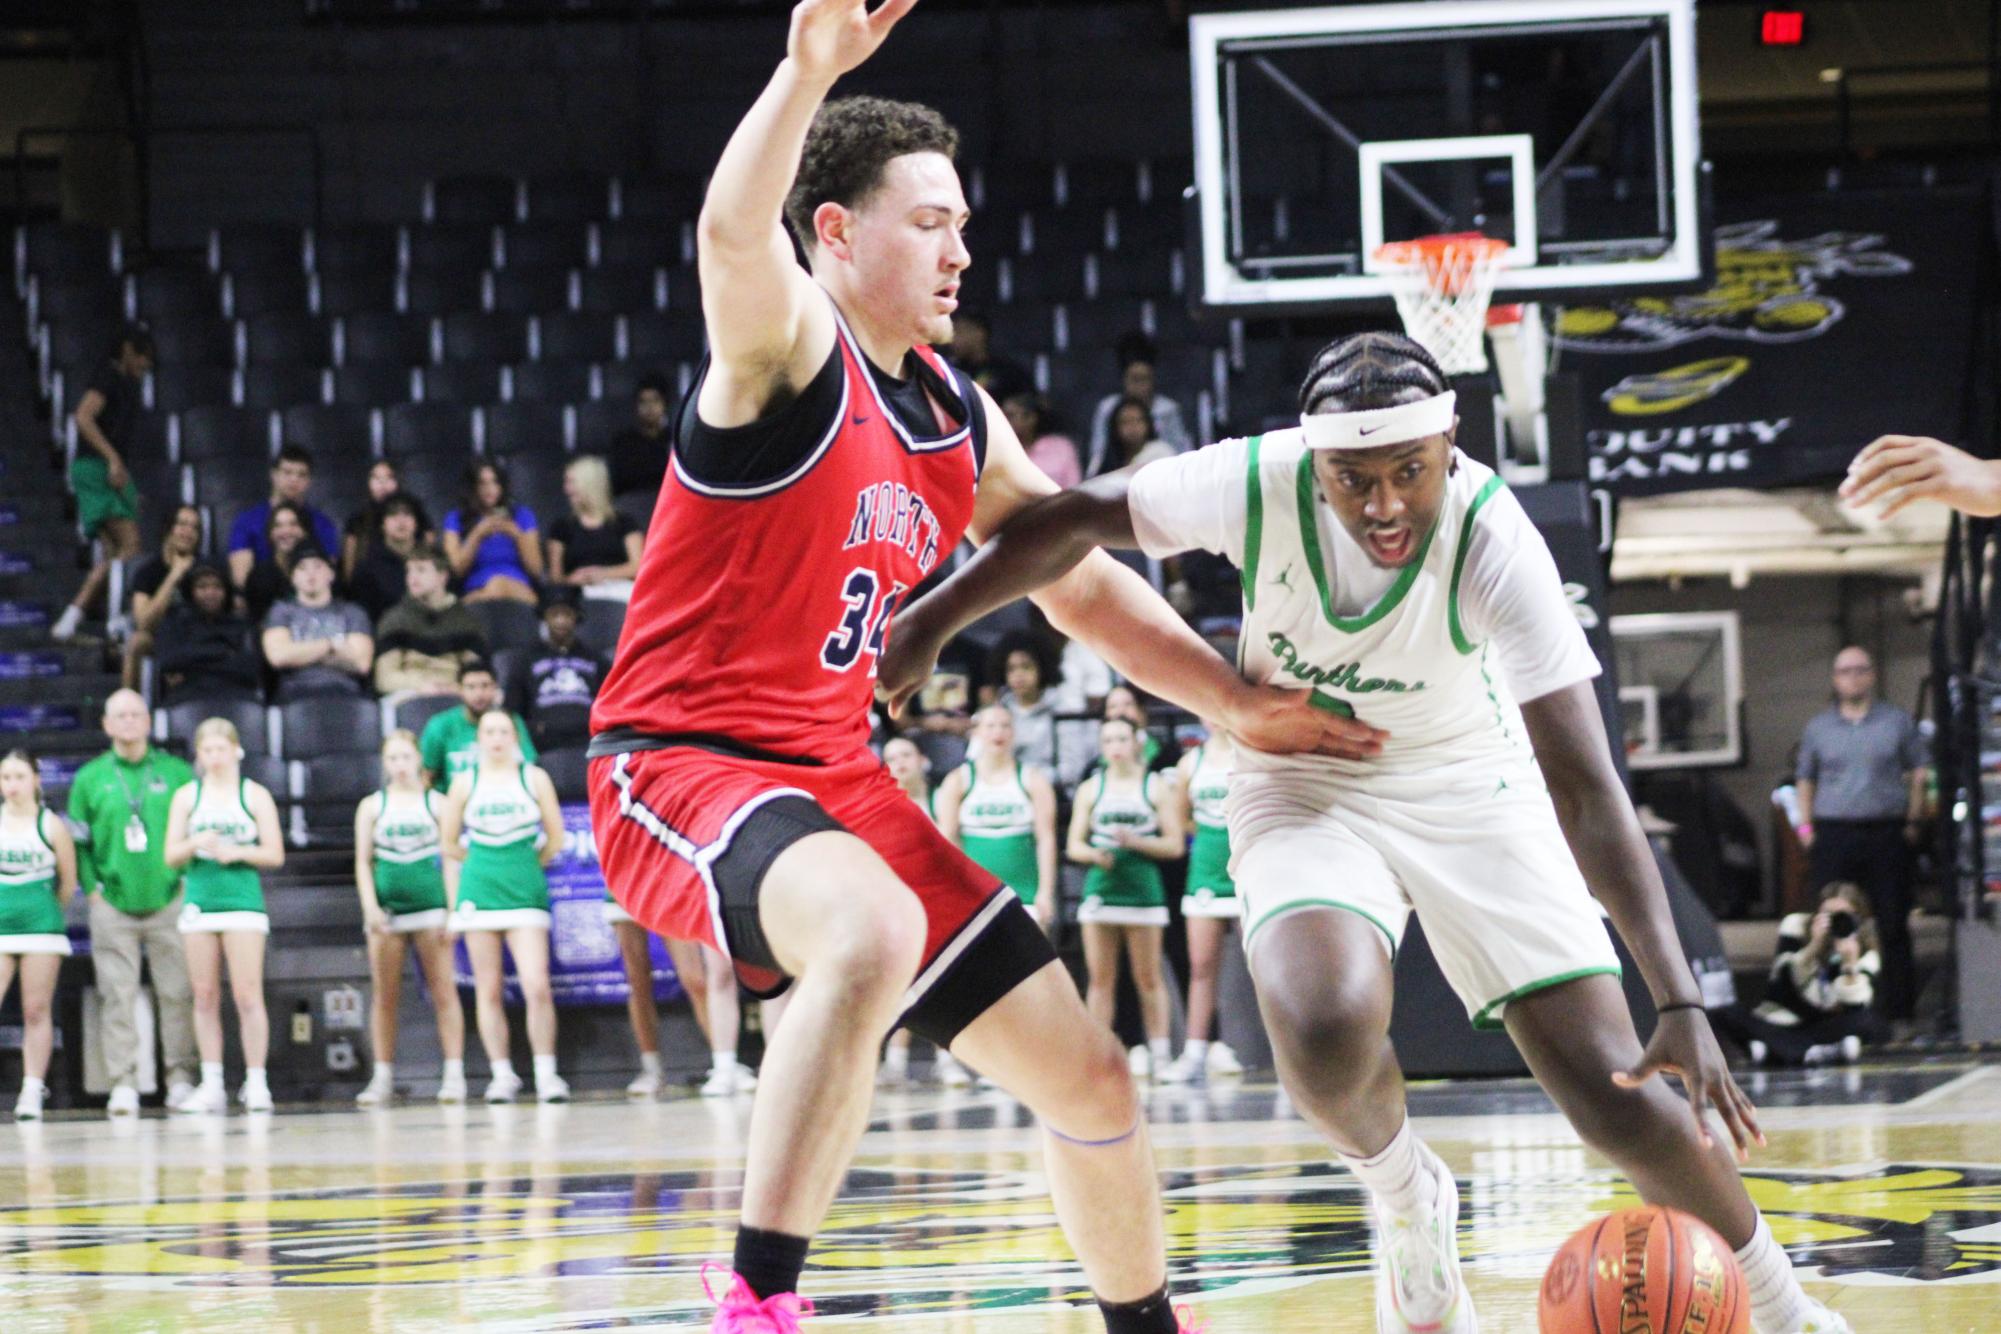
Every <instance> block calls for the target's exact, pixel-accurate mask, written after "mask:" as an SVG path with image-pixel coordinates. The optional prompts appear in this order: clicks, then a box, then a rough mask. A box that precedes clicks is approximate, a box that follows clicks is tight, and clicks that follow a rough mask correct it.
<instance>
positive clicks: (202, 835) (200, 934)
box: [165, 563, 333, 1116]
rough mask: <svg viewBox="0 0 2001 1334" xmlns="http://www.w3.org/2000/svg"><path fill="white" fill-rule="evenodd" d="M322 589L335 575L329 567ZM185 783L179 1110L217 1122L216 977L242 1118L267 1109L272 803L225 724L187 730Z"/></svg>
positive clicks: (275, 833)
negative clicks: (184, 1008)
mask: <svg viewBox="0 0 2001 1334" xmlns="http://www.w3.org/2000/svg"><path fill="white" fill-rule="evenodd" d="M327 581H328V582H329V583H330V584H331V583H332V581H333V566H332V564H331V563H328V564H327ZM194 747H195V763H196V765H198V766H199V769H198V774H199V777H197V778H196V779H195V780H194V781H193V782H190V783H186V784H183V785H182V787H181V789H180V790H179V791H177V792H176V793H174V799H173V804H172V805H171V806H170V807H169V808H168V811H167V837H166V840H165V842H166V854H167V865H169V866H172V867H175V868H179V867H186V868H187V906H186V908H184V909H183V910H182V912H181V916H180V921H179V922H178V923H177V925H178V926H179V928H180V932H181V940H182V944H183V948H185V949H186V950H187V958H188V979H189V981H190V982H192V983H193V986H194V1007H195V1041H196V1042H197V1043H198V1044H199V1045H200V1047H201V1083H200V1084H199V1085H197V1086H196V1088H195V1089H194V1091H193V1092H192V1093H190V1094H188V1096H187V1097H186V1098H185V1099H184V1100H183V1101H182V1103H181V1105H180V1107H179V1108H178V1110H180V1111H183V1112H199V1113H206V1114H208V1115H211V1116H220V1115H222V1114H223V1113H224V1112H226V1111H228V1110H229V1096H228V1094H227V1093H225V1092H224V1091H223V1087H222V973H223V965H224V964H225V963H227V964H228V967H229V994H230V997H231V999H233V1000H234V1001H235V1002H236V1033H237V1040H238V1041H239V1042H240V1043H242V1045H243V1066H244V1069H243V1088H242V1090H241V1091H240V1092H239V1093H238V1095H237V1096H238V1097H239V1098H240V1099H241V1100H242V1102H243V1110H244V1111H246V1112H268V1111H270V1110H271V1085H270V1083H269V1081H268V1080H267V1079H266V1077H265V1070H264V1063H265V1058H266V1057H267V1055H268V1054H269V1052H270V1049H271V1018H270V1014H269V1013H268V1012H267V1011H266V1009H265V1006H264V945H265V941H266V939H267V938H268V937H269V936H270V934H271V916H270V913H269V912H268V911H267V910H266V908H265V905H264V878H263V876H262V874H261V872H264V871H275V870H277V869H278V868H279V867H281V866H283V865H284V864H285V838H284V835H283V833H282V832H281V831H280V829H279V826H278V803H277V801H276V800H275V799H273V797H272V796H271V793H270V791H269V790H268V789H266V788H265V787H264V785H263V784H262V783H258V782H255V781H253V780H251V779H248V778H245V777H244V776H243V768H242V765H243V741H242V738H241V737H239V736H238V735H237V732H236V725H235V724H234V723H232V722H230V721H229V720H228V719H227V718H210V719H208V720H207V721H205V722H203V723H202V725H201V726H199V727H197V728H196V729H195V738H194Z"/></svg>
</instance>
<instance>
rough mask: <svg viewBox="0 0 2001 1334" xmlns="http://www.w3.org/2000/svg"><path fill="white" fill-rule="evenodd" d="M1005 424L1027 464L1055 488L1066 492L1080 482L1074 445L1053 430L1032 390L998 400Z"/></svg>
mask: <svg viewBox="0 0 2001 1334" xmlns="http://www.w3.org/2000/svg"><path fill="white" fill-rule="evenodd" d="M1001 411H1002V412H1003V413H1005V414H1007V424H1008V425H1009V426H1012V427H1013V428H1014V433H1015V436H1016V438H1017V439H1019V440H1020V441H1021V444H1022V448H1024V449H1026V450H1027V451H1028V461H1029V462H1030V463H1033V464H1034V465H1035V466H1036V467H1038V468H1040V469H1042V471H1044V472H1045V473H1048V474H1049V480H1050V481H1052V482H1054V483H1056V485H1058V486H1060V487H1064V488H1069V487H1073V486H1075V485H1077V483H1078V482H1080V481H1082V480H1084V473H1083V467H1082V465H1081V464H1079V462H1078V461H1077V442H1076V441H1074V440H1072V439H1071V438H1070V437H1069V436H1067V435H1061V434H1059V433H1058V432H1057V431H1056V429H1055V423H1054V420H1053V416H1052V414H1051V413H1050V411H1049V404H1048V402H1047V401H1046V400H1044V398H1043V397H1042V395H1040V394H1038V393H1036V392H1035V391H1034V390H1033V389H1022V390H1018V391H1016V392H1015V393H1012V394H1009V395H1008V396H1007V397H1006V398H1004V399H1002V400H1001Z"/></svg>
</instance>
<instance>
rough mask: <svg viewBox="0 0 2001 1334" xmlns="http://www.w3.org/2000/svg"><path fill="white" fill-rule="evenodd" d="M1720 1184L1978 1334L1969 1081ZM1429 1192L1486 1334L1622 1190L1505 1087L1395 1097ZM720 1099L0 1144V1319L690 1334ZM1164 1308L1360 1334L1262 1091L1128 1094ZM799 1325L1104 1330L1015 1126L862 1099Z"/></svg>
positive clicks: (1839, 1121) (1889, 1295) (278, 1119)
mask: <svg viewBox="0 0 2001 1334" xmlns="http://www.w3.org/2000/svg"><path fill="white" fill-rule="evenodd" d="M1747 1087H1748V1088H1749V1089H1750V1091H1751V1092H1752V1094H1753V1096H1754V1097H1756V1098H1757V1099H1758V1100H1759V1102H1760V1104H1761V1106H1762V1108H1763V1113H1764V1120H1765V1125H1766V1128H1767V1130H1768V1132H1769V1134H1770V1138H1771V1146H1770V1148H1769V1149H1767V1150H1765V1151H1764V1152H1762V1153H1761V1154H1759V1155H1758V1157H1757V1158H1756V1160H1755V1161H1754V1162H1753V1164H1752V1166H1751V1168H1750V1169H1749V1176H1750V1179H1751V1189H1752V1191H1753V1193H1754V1195H1755V1196H1756V1197H1757V1199H1758V1201H1759V1203H1760V1204H1761V1205H1762V1206H1763V1207H1764V1209H1765V1210H1766V1212H1767V1214H1768V1215H1769V1216H1770V1218H1771V1220H1772V1227H1773V1230H1774V1232H1775V1233H1776V1234H1777V1235H1778V1238H1779V1240H1780V1241H1781V1242H1782V1243H1783V1244H1785V1245H1786V1246H1787V1247H1788V1248H1789V1249H1790V1250H1791V1251H1792V1253H1793V1255H1794V1258H1795V1262H1796V1263H1797V1264H1798V1265H1799V1266H1800V1267H1801V1269H1802V1272H1803V1274H1804V1276H1805V1277H1806V1279H1807V1283H1808V1287H1809V1288H1810V1289H1811V1290H1812V1291H1813V1292H1814V1293H1815V1294H1816V1295H1818V1296H1820V1297H1821V1298H1822V1299H1824V1300H1826V1301H1827V1302H1829V1303H1830V1304H1832V1305H1833V1306H1835V1307H1836V1308H1838V1309H1839V1310H1841V1311H1842V1312H1844V1313H1846V1314H1847V1315H1848V1317H1849V1319H1850V1320H1851V1321H1852V1322H1853V1323H1854V1325H1855V1327H1856V1329H1857V1330H1859V1331H1863V1332H1864V1334H1920V1332H1922V1334H1945V1332H1946V1331H1963V1332H1965V1334H1976V1332H1977V1334H1989V1332H1992V1331H2001V1063H1989V1064H1982V1063H1981V1062H1980V1061H1978V1060H1976V1059H1973V1058H1967V1057H1950V1058H1945V1057H1941V1058H1934V1059H1931V1060H1923V1061H1916V1060H1911V1061H1883V1062H1875V1063H1869V1064H1865V1065H1863V1066H1860V1067H1856V1068H1851V1069H1843V1070H1834V1071H1818V1072H1792V1073H1787V1074H1782V1075H1781V1074H1774V1075H1770V1076H1755V1075H1754V1076H1751V1077H1749V1078H1748V1079H1747ZM1413 1105H1414V1108H1415V1110H1416V1112H1417V1114H1418V1116H1419V1127H1420V1129H1421V1131H1422V1133H1423V1134H1424V1135H1425V1137H1426V1138H1427V1139H1428V1140H1429V1141H1430V1142H1431V1143H1432V1144H1433V1145H1434V1146H1435V1147H1436V1148H1437V1149H1438V1150H1439V1152H1440V1153H1441V1154H1443V1155H1444V1157H1445V1158H1446V1160H1447V1161H1448V1162H1449V1163H1450V1164H1451V1165H1452V1167H1453V1169H1454V1170H1455V1171H1456V1172H1457V1174H1458V1176H1459V1180H1460V1183H1461V1194H1462V1197H1463V1200H1464V1206H1463V1213H1462V1217H1461V1220H1460V1222H1461V1228H1462V1233H1461V1236H1462V1247H1463V1249H1464V1252H1465V1255H1466V1257H1467V1272H1468V1276H1469V1281H1470V1283H1471V1286H1472V1290H1473V1293H1474V1296H1475V1299H1476V1300H1477V1301H1478V1303H1479V1306H1480V1310H1481V1315H1482V1327H1483V1329H1484V1330H1486V1331H1488V1332H1489V1334H1516V1332H1517V1331H1524V1332H1525V1331H1533V1330H1534V1328H1535V1306H1534V1303H1535V1287H1536V1281H1537V1279H1538V1277H1539V1276H1540V1274H1541V1272H1542V1269H1543V1266H1544V1265H1545V1264H1546V1263H1547V1262H1548V1259H1549V1257H1550V1255H1551V1253H1552V1252H1553V1250H1554V1249H1555V1247H1556V1246H1557V1244H1558V1243H1559V1242H1560V1241H1561V1240H1562V1239H1563V1237H1564V1236H1565V1235H1567V1234H1568V1233H1569V1232H1571V1231H1572V1230H1573V1229H1575V1228H1577V1227H1579V1226H1581V1225H1582V1224H1583V1223H1584V1222H1585V1221H1586V1220H1587V1219H1589V1218H1590V1217H1591V1216H1592V1215H1593V1214H1594V1213H1597V1212H1601V1211H1603V1210H1605V1209H1608V1208H1611V1207H1614V1206H1617V1205H1619V1204H1621V1203H1623V1202H1627V1201H1629V1200H1630V1199H1631V1191H1630V1189H1629V1188H1628V1187H1627V1186H1626V1185H1625V1183H1624V1182H1622V1181H1621V1180H1620V1179H1619V1178H1618V1176H1617V1175H1616V1174H1615V1173H1613V1172H1612V1171H1611V1170H1610V1169H1609V1168H1608V1167H1607V1165H1606V1164H1605V1163H1604V1162H1603V1161H1601V1160H1599V1159H1597V1158H1595V1157H1593V1156H1592V1155H1590V1154H1588V1153H1586V1152H1585V1151H1584V1150H1583V1149H1582V1148H1580V1147H1579V1145H1578V1143H1577V1141H1576V1139H1575V1137H1574V1136H1573V1135H1572V1134H1571V1133H1570V1130H1569V1128H1568V1127H1567V1126H1566V1125H1565V1124H1564V1122H1563V1121H1562V1120H1561V1119H1560V1118H1559V1117H1557V1116H1556V1115H1554V1114H1553V1113H1552V1112H1551V1110H1550V1108H1549V1104H1548V1103H1547V1102H1546V1101H1545V1100H1544V1099H1543V1097H1542V1095H1541V1094H1540V1093H1539V1092H1538V1091H1537V1090H1536V1089H1535V1087H1534V1086H1533V1085H1532V1084H1528V1083H1526V1082H1515V1081H1504V1082H1486V1083H1468V1084H1435V1085H1430V1086H1426V1087H1421V1088H1419V1089H1417V1090H1415V1091H1414V1095H1413ZM748 1115H749V1102H748V1100H747V1099H738V1100H735V1101H723V1102H705V1101H703V1100H701V1099H699V1098H694V1097H676V1098H672V1099H668V1100H663V1101H660V1102H655V1103H648V1104H642V1105H633V1104H630V1103H626V1102H624V1101H609V1100H607V1101H591V1100H585V1101H581V1102H579V1103H577V1104H575V1105H572V1106H568V1107H547V1108H543V1107H536V1106H532V1105H523V1106H515V1107H502V1108H497V1109H489V1108H487V1107H484V1106H472V1107H468V1108H458V1109H446V1108H440V1107H437V1106H435V1105H432V1104H429V1103H424V1102H412V1103H410V1104H407V1105H404V1106H400V1107H397V1108H395V1109H394V1110H389V1111H379V1112H373V1113H365V1112H356V1111H346V1110H342V1111H323V1110H310V1111H308V1110H299V1111H281V1112H280V1113H279V1114H277V1115H275V1116H262V1117H255V1118H252V1117H247V1116H244V1115H242V1114H240V1113H239V1114H234V1115H231V1116H230V1117H228V1118H226V1119H224V1118H217V1119H213V1120H204V1119H177V1120H166V1119H160V1118H157V1117H152V1116H149V1117H147V1118H144V1119H141V1120H140V1121H138V1122H137V1123H132V1122H126V1123H123V1124H112V1123H107V1122H106V1121H104V1120H102V1119H81V1120H72V1119H64V1118H60V1117H59V1118H57V1119H52V1120H50V1121H49V1122H47V1123H44V1124H40V1125H25V1126H6V1127H0V1329H5V1330H6V1331H9V1332H10V1334H30V1332H33V1331H65V1332H67V1331H75V1330H109V1331H126V1330H200V1331H204V1332H205V1334H207V1332H213V1334H222V1332H223V1331H239V1330H241V1331H256V1332H257V1334H289V1332H292V1331H320V1330H326V1331H334V1330H339V1331H388V1330H396V1331H405V1330H447V1329H479V1330H493V1331H549V1330H584V1329H600V1328H610V1327H621V1326H635V1325H648V1326H656V1327H661V1328H669V1329H675V1328H678V1329H701V1328H705V1327H706V1324H707V1316H706V1314H705V1313H706V1311H707V1309H708V1307H707V1304H706V1303H705V1302H704V1301H702V1299H701V1292H700V1283H699V1279H698V1276H697V1275H698V1271H699V1268H700V1266H701V1264H702V1262H703V1261H704V1260H707V1259H711V1258H716V1257H721V1256H726V1253H727V1246H728V1241H729V1236H730V1227H731V1223H732V1217H733V1214H734V1210H735V1206H736V1200H737V1188H738V1185H739V1182H740V1180H741V1165H742V1160H743V1144H744V1130H745V1125H746V1121H747V1119H748ZM1151 1119H1152V1122H1153V1126H1154V1134H1155V1138H1156V1143H1157V1145H1158V1148H1159V1157H1160V1166H1161V1175H1162V1182H1163V1185H1164V1187H1165V1190H1166V1195H1167V1201H1168V1210H1169V1222H1168V1235H1169V1245H1170V1247H1171V1250H1172V1261H1173V1269H1174V1274H1175V1282H1176V1287H1177V1290H1178V1291H1179V1292H1181V1293H1182V1294H1183V1295H1184V1296H1185V1298H1186V1299H1187V1300H1190V1301H1192V1302H1194V1303H1195V1304H1196V1305H1197V1306H1198V1308H1199V1309H1200V1310H1201V1311H1202V1313H1203V1314H1204V1315H1205V1316H1206V1317H1207V1319H1208V1320H1209V1321H1210V1322H1211V1328H1212V1330H1214V1331H1215V1334H1226V1332H1234V1331H1245V1332H1250V1331H1256V1332H1257V1334H1274V1332H1276V1331H1290V1330H1300V1331H1309V1330H1310V1331H1355V1332H1356V1334H1368V1331H1371V1330H1373V1328H1374V1324H1373V1320H1372V1318H1371V1315H1370V1301H1371V1288H1370V1280H1369V1269H1368V1266H1369V1263H1370V1254H1371V1252H1370V1238H1369V1228H1368V1223H1367V1216H1366V1210H1365V1208H1364V1205H1363V1201H1362V1199H1361V1196H1360V1194H1359V1193H1358V1189H1357V1187H1356V1184H1355V1182H1354V1181H1353V1179H1352V1178H1350V1177H1349V1176H1348V1175H1347V1174H1346V1173H1345V1172H1343V1171H1342V1170H1341V1169H1340V1168H1339V1167H1338V1166H1330V1165H1329V1162H1328V1159H1327V1156H1326V1154H1325V1153H1324V1152H1323V1151H1322V1150H1321V1148H1320V1147H1319V1146H1318V1145H1317V1144H1316V1142H1315V1140H1314V1136H1313V1135H1312V1134H1311V1132H1309V1131H1308V1130H1307V1128H1306V1127H1305V1126H1304V1125H1303V1124H1302V1123H1301V1122H1300V1121H1299V1119H1298V1118H1297V1117H1296V1116H1295V1115H1294V1114H1293V1113H1292V1111H1291V1109H1290V1108H1289V1107H1288V1106H1287V1105H1286V1104H1285V1101H1284V1099H1283V1097H1282V1096H1281V1095H1280V1094H1279V1093H1278V1091H1277V1090H1276V1089H1274V1088H1271V1087H1269V1086H1262V1085H1258V1084H1223V1085H1219V1086H1216V1087H1212V1088H1209V1089H1206V1090H1198V1091H1181V1090H1169V1089H1156V1090H1154V1091H1153V1093H1152V1094H1151ZM805 1287H806V1290H807V1292H808V1293H809V1295H811V1296H812V1297H813V1298H814V1300H815V1301H816V1302H817V1303H818V1304H819V1309H820V1311H821V1313H822V1315H821V1317H820V1318H819V1319H817V1320H815V1321H810V1322H808V1328H809V1329H810V1328H852V1327H856V1326H866V1327H870V1328H876V1327H880V1328H883V1329H891V1330H909V1331H918V1330H927V1331H928V1330H938V1331H951V1332H953V1334H960V1332H964V1334H1027V1332H1028V1331H1035V1332H1036V1334H1058V1332H1059V1331H1060V1332H1062V1334H1070V1332H1071V1331H1094V1330H1098V1329H1100V1328H1102V1326H1101V1325H1100V1324H1099V1322H1098V1321H1097V1319H1096V1317H1095V1315H1094V1314H1093V1313H1092V1311H1091V1308H1090V1306H1089V1305H1088V1301H1087V1293H1086V1292H1085V1290H1084V1288H1083V1286H1082V1283H1081V1281H1080V1277H1079V1274H1078V1271H1077V1269H1076V1266H1075V1264H1074V1263H1073V1262H1072V1260H1071V1259H1070V1256H1069V1251H1068V1249H1067V1247H1066V1246H1065V1245H1064V1243H1063V1241H1062V1238H1061V1236H1060V1234H1059V1233H1058V1231H1057V1229H1056V1226H1055V1222H1054V1220H1053V1218H1052V1217H1051V1215H1050V1212H1049V1207H1048V1200H1047V1197H1046V1194H1045V1189H1044V1185H1043V1182H1042V1180H1041V1178H1040V1174H1039V1168H1038V1155H1037V1153H1036V1149H1035V1139H1034V1135H1033V1132H1032V1128H1031V1126H1030V1123H1029V1120H1028V1118H1027V1117H1026V1115H1025V1114H1024V1113H1023V1112H1022V1111H1021V1110H1020V1109H1019V1108H1018V1107H1016V1106H1015V1105H1014V1104H1013V1103H1011V1102H1010V1101H1009V1100H1008V1099H1007V1098H1005V1097H1004V1096H1002V1095H1000V1094H996V1093H981V1092H962V1093H950V1092H940V1091H936V1090H929V1091H914V1092H896V1093H885V1094H883V1095H882V1096H881V1097H880V1098H879V1100H878V1104H877V1107H876V1114H875V1120H874V1123H873V1125H872V1127H871V1129H870V1131H869V1134H868V1137H867V1139H866V1140H865V1141H864V1143H863V1144H862V1147H861V1153H860V1156H859V1158H858V1159H857V1161H856V1165H855V1169H854V1172H853V1175H852V1176H851V1178H850V1179H849V1181H848V1183H847V1185H846V1188H845V1189H844V1190H843V1192H842V1195H841V1198H840V1201H839V1203H838V1204H837V1205H836V1207H835V1211H834V1214H833V1216H832V1217H831V1218H830V1219H829V1221H828V1225H827V1229H826V1231H825V1233H824V1234H823V1236H822V1239H821V1241H820V1244H819V1245H818V1247H817V1248H816V1250H815V1252H814V1257H813V1266H812V1268H811V1269H810V1270H809V1271H808V1275H807V1280H806V1283H805Z"/></svg>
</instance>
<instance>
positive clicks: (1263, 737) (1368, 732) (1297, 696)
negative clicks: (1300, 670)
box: [1221, 686, 1390, 760]
mask: <svg viewBox="0 0 2001 1334" xmlns="http://www.w3.org/2000/svg"><path fill="white" fill-rule="evenodd" d="M1221 721H1222V724H1223V730H1224V731H1226V732H1228V733H1230V735H1232V736H1234V737H1235V738H1236V739H1237V740H1238V741H1240V742H1242V743H1243V744H1244V745H1246V746H1249V747H1250V748H1251V749H1252V750H1262V751H1265V752H1268V753H1270V754H1273V755H1291V754H1314V755H1331V756H1334V757H1335V758H1337V759H1343V760H1372V759H1374V758H1375V757H1376V756H1378V755H1380V754H1382V750H1383V742H1385V741H1387V740H1388V739H1389V735H1390V734H1389V733H1388V732H1385V731H1384V730H1383V729H1382V728H1380V727H1371V726H1369V724H1367V723H1365V722H1363V721H1362V720H1361V719H1359V718H1353V717H1349V716H1346V715H1343V714H1339V713H1331V712H1329V711H1327V710H1326V709H1325V708H1324V707H1323V706H1320V705H1316V704H1314V703H1313V692H1312V691H1311V690H1287V689H1284V688H1283V687H1279V686H1251V687H1248V688H1247V689H1246V690H1245V692H1244V696H1243V699H1242V701H1241V702H1240V703H1239V704H1238V705H1237V706H1236V707H1235V708H1234V709H1232V710H1231V711H1230V713H1229V714H1228V715H1226V716H1225V717H1224V718H1223V719H1222V720H1221Z"/></svg>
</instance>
